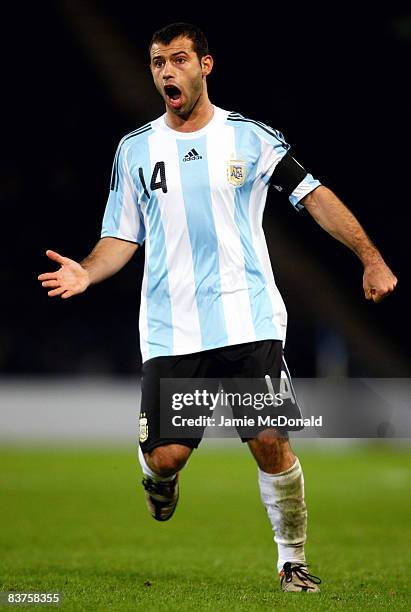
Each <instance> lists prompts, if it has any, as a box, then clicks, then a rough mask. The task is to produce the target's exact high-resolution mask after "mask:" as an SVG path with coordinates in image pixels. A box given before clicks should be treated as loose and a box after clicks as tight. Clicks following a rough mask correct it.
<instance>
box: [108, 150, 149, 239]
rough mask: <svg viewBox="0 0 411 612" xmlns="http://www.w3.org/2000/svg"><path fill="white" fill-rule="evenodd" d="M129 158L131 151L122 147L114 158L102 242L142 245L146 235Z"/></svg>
mask: <svg viewBox="0 0 411 612" xmlns="http://www.w3.org/2000/svg"><path fill="white" fill-rule="evenodd" d="M127 154H128V149H127V148H126V147H125V146H124V144H122V143H120V145H119V147H118V149H117V152H116V156H115V158H114V163H113V170H112V173H111V183H110V193H109V196H108V200H107V205H106V209H105V212H104V217H103V226H102V230H101V238H107V237H111V238H121V239H122V240H128V241H129V242H135V243H137V244H140V245H141V244H143V242H144V239H145V236H146V232H145V226H144V219H143V215H142V213H141V210H140V206H139V202H138V192H137V189H136V186H135V183H134V181H133V177H132V176H131V174H130V168H129V162H128V160H127V157H128V155H127Z"/></svg>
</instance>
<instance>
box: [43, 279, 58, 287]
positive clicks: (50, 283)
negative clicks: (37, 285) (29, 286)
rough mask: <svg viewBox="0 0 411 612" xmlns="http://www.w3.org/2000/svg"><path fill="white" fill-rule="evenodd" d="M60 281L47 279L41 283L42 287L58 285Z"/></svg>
mask: <svg viewBox="0 0 411 612" xmlns="http://www.w3.org/2000/svg"><path fill="white" fill-rule="evenodd" d="M60 285H61V283H60V282H59V281H58V280H47V281H43V282H42V283H41V286H42V287H60Z"/></svg>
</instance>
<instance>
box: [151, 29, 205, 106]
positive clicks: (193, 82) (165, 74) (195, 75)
mask: <svg viewBox="0 0 411 612" xmlns="http://www.w3.org/2000/svg"><path fill="white" fill-rule="evenodd" d="M150 57H151V62H150V68H151V72H152V75H153V79H154V83H155V86H156V87H157V89H158V91H159V93H160V94H161V96H162V97H163V99H164V101H165V103H166V105H167V107H168V108H169V109H170V110H171V111H172V112H173V113H175V114H176V115H180V116H184V115H188V114H189V113H190V112H191V110H192V108H193V107H194V105H195V104H196V102H197V101H198V98H199V97H200V95H201V93H202V91H203V77H204V76H205V75H206V74H208V73H209V72H210V71H211V67H210V66H212V59H211V57H210V56H209V55H206V56H204V58H202V60H201V63H200V61H199V59H198V56H197V54H196V53H195V52H194V50H193V43H192V41H191V40H190V39H189V38H186V37H185V36H179V37H177V38H175V39H174V40H172V41H171V43H170V44H169V45H164V44H163V43H154V44H153V45H152V47H151V50H150ZM210 61H211V65H210Z"/></svg>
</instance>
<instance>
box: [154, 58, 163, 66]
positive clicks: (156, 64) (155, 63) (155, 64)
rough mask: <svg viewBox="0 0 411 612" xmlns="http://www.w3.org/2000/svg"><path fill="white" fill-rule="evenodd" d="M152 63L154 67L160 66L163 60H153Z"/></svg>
mask: <svg viewBox="0 0 411 612" xmlns="http://www.w3.org/2000/svg"><path fill="white" fill-rule="evenodd" d="M153 64H154V67H155V68H161V66H162V65H163V64H164V62H163V60H154V62H153Z"/></svg>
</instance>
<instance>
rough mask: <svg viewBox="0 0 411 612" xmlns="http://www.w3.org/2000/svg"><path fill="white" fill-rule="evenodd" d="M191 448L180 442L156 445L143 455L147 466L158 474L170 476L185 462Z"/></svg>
mask: <svg viewBox="0 0 411 612" xmlns="http://www.w3.org/2000/svg"><path fill="white" fill-rule="evenodd" d="M191 452H192V449H191V448H188V446H183V445H182V444H167V445H164V446H158V447H157V448H154V449H153V450H152V451H151V452H149V453H145V455H144V457H145V460H146V462H147V464H148V465H149V467H150V468H151V469H152V470H153V472H155V473H156V474H158V475H159V476H165V477H166V476H172V475H173V474H176V473H177V472H179V471H180V470H181V469H182V468H183V467H184V466H185V464H186V462H187V459H188V458H189V456H190V455H191Z"/></svg>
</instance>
